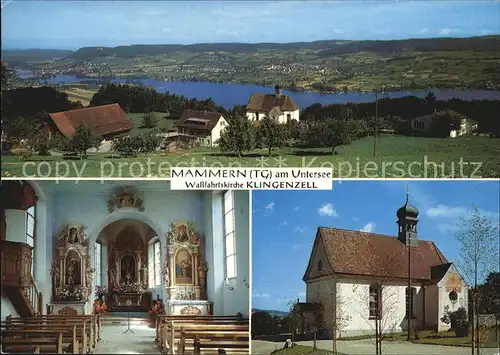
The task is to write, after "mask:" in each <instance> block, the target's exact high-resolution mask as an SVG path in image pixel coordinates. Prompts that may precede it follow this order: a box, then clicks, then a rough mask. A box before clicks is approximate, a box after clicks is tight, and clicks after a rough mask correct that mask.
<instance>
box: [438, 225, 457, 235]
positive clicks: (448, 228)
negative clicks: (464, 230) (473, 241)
mask: <svg viewBox="0 0 500 355" xmlns="http://www.w3.org/2000/svg"><path fill="white" fill-rule="evenodd" d="M436 229H437V230H438V231H439V232H441V233H443V234H447V233H455V232H456V231H457V230H458V226H457V225H453V224H446V223H441V224H438V225H436Z"/></svg>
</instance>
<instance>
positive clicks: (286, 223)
mask: <svg viewBox="0 0 500 355" xmlns="http://www.w3.org/2000/svg"><path fill="white" fill-rule="evenodd" d="M279 226H280V227H284V226H288V222H287V221H281V223H280V225H279Z"/></svg>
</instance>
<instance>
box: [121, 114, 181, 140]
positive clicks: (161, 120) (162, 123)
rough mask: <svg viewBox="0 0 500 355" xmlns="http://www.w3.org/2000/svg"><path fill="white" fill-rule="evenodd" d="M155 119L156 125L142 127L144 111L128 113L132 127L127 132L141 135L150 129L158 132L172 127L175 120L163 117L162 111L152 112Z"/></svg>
mask: <svg viewBox="0 0 500 355" xmlns="http://www.w3.org/2000/svg"><path fill="white" fill-rule="evenodd" d="M153 114H154V115H155V117H156V119H157V125H156V126H155V127H154V128H145V127H142V119H143V117H144V113H129V114H128V118H129V119H130V120H131V121H132V122H133V123H134V128H132V130H131V131H130V132H129V133H128V134H130V135H132V136H135V135H141V134H143V133H145V132H147V131H150V130H151V129H156V130H158V131H160V132H167V131H168V130H169V129H172V128H174V122H175V120H173V119H170V118H165V115H166V114H165V113H164V112H153Z"/></svg>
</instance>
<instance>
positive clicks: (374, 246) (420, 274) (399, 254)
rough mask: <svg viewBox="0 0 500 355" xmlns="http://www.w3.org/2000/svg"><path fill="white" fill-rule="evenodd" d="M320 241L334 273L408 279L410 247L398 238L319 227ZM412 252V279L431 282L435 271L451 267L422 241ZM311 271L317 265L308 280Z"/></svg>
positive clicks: (429, 243)
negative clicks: (436, 268)
mask: <svg viewBox="0 0 500 355" xmlns="http://www.w3.org/2000/svg"><path fill="white" fill-rule="evenodd" d="M317 238H319V243H318V245H319V246H320V245H323V247H324V250H325V255H326V258H327V260H325V261H328V263H329V264H330V266H331V268H332V270H333V272H334V273H338V274H349V275H360V276H375V277H387V278H408V247H407V246H406V245H405V244H404V243H402V242H401V241H400V240H399V239H398V238H396V237H392V236H387V235H381V234H374V233H365V232H360V231H352V230H345V229H336V228H327V227H319V228H318V232H317V234H316V239H317ZM410 249H411V251H410V253H411V255H410V257H411V258H410V260H411V262H410V263H411V271H410V273H411V278H412V279H420V280H427V281H431V280H432V279H433V277H432V276H433V275H431V268H432V267H434V266H438V265H443V264H447V263H448V261H447V260H446V258H445V257H444V255H443V254H442V253H441V251H440V250H439V249H438V248H437V247H436V245H435V244H434V243H433V242H430V241H425V240H419V241H418V246H415V247H410ZM313 252H314V250H313ZM311 262H312V255H311V261H310V263H311ZM311 267H314V265H309V266H308V268H307V271H306V275H304V280H306V279H307V277H308V276H307V275H308V274H309V270H310V269H311Z"/></svg>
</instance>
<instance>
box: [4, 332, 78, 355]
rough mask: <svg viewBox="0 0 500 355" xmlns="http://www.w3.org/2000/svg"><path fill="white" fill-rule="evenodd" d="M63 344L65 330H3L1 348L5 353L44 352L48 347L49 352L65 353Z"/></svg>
mask: <svg viewBox="0 0 500 355" xmlns="http://www.w3.org/2000/svg"><path fill="white" fill-rule="evenodd" d="M70 331H71V330H70ZM75 331H76V330H75ZM63 344H64V343H63V332H58V331H48V332H43V331H41V330H31V331H30V330H23V331H22V332H21V333H19V332H16V331H1V348H2V352H3V353H7V352H9V353H15V352H20V353H27V352H33V353H34V354H39V353H41V352H42V349H43V350H45V348H47V349H46V350H47V352H50V353H57V354H63ZM54 350H55V352H54Z"/></svg>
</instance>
